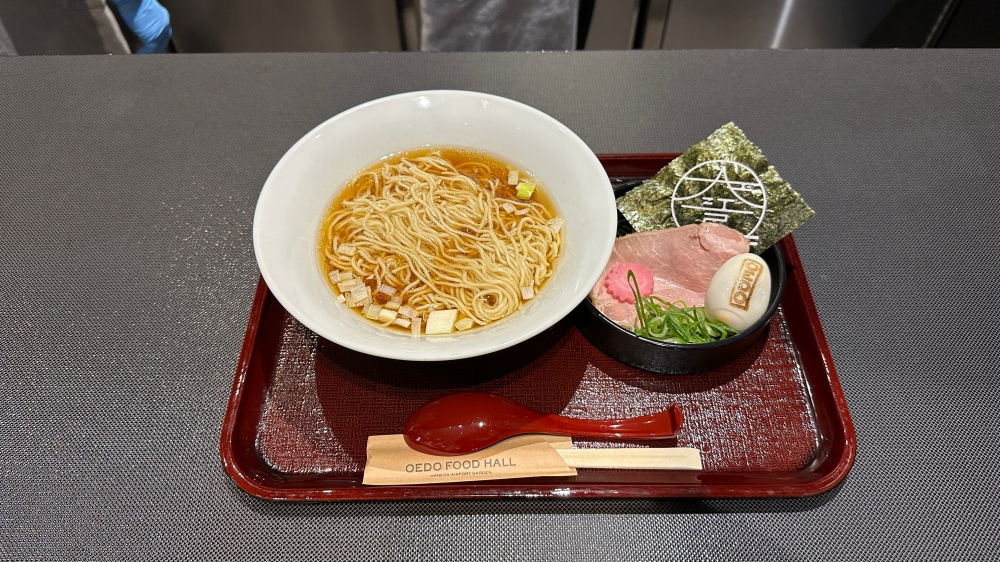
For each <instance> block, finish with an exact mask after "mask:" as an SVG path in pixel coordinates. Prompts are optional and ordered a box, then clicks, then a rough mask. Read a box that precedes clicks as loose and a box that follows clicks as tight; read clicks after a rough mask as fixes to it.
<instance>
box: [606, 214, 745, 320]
mask: <svg viewBox="0 0 1000 562" xmlns="http://www.w3.org/2000/svg"><path fill="white" fill-rule="evenodd" d="M749 250H750V244H749V242H747V239H746V238H745V237H744V236H743V234H741V233H740V232H738V231H736V230H733V229H731V228H729V227H728V226H723V225H721V224H715V223H703V224H689V225H685V226H682V227H679V228H670V229H667V230H654V231H650V232H637V233H635V234H629V235H627V236H622V237H621V238H619V239H617V240H616V241H615V248H614V250H613V251H612V252H611V259H610V260H609V261H608V265H607V266H606V267H605V268H604V272H603V273H602V274H601V278H600V279H598V280H597V285H595V286H594V289H593V290H592V291H591V293H590V300H591V302H593V303H594V306H595V307H596V308H597V310H600V311H601V312H602V313H603V314H604V315H605V316H607V317H608V318H610V319H611V320H612V321H614V322H617V323H619V324H622V325H625V326H628V327H631V326H632V325H633V324H634V323H635V304H634V303H627V302H619V301H618V300H617V299H615V298H614V297H612V296H611V295H610V294H608V291H607V289H606V288H605V287H604V278H605V276H606V275H607V274H608V271H609V270H610V269H611V268H612V267H615V266H616V265H618V264H621V263H638V264H642V265H645V266H646V267H648V268H649V270H650V271H651V272H652V274H653V294H654V295H656V296H658V297H660V298H662V299H663V300H665V301H667V302H677V301H683V302H684V304H686V305H687V306H702V305H703V304H705V292H706V291H707V290H708V284H709V282H710V281H711V280H712V276H713V275H715V272H716V270H718V269H719V267H721V266H722V264H723V263H725V262H726V260H728V259H729V258H731V257H733V256H735V255H737V254H744V253H746V252H748V251H749Z"/></svg>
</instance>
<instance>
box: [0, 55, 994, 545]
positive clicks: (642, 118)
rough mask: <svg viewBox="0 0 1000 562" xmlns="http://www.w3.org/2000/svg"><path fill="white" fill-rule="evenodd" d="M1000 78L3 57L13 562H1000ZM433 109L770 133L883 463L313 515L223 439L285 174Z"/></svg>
mask: <svg viewBox="0 0 1000 562" xmlns="http://www.w3.org/2000/svg"><path fill="white" fill-rule="evenodd" d="M998 87H1000V56H998V53H997V51H991V50H977V51H799V52H774V51H711V52H699V51H687V52H670V51H663V52H618V53H611V52H608V53H601V52H588V53H534V54H503V53H497V54H416V53H411V54H405V53H402V54H375V53H365V54H362V53H358V54H248V55H218V56H216V55H164V56H147V57H139V56H134V57H125V56H122V57H111V56H105V57H53V58H10V59H2V58H0V558H3V559H7V560H27V559H114V560H160V559H234V560H235V559H238V560H248V559H260V560H312V559H355V560H429V559H450V560H484V559H503V560H623V559H625V560H690V559H704V560H764V559H773V560H842V559H886V560H983V559H989V558H994V559H995V557H996V556H997V555H998V550H1000V549H998V546H997V539H996V538H995V537H996V536H997V535H998V534H1000V528H998V527H1000V525H998V515H1000V514H998V507H997V506H998V503H1000V502H998V500H1000V478H998V471H997V462H996V458H997V455H998V452H1000V446H998V445H997V438H998V437H1000V418H998V415H997V407H996V404H997V403H998V402H1000V395H998V394H1000V392H998V388H1000V385H998V371H1000V353H998V351H997V344H998V339H1000V338H998V335H997V334H998V333H1000V332H998V329H997V327H998V325H1000V308H998V307H997V305H996V302H997V298H996V295H997V293H998V289H1000V284H998V282H997V281H998V279H1000V243H998V241H997V240H998V239H997V238H996V236H997V235H998V230H1000V222H998V220H997V217H998V211H1000V198H998V189H1000V96H998V95H997V91H998ZM425 88H460V89H472V90H480V91H486V92H490V93H494V94H499V95H503V96H507V97H511V98H513V99H516V100H519V101H522V102H525V103H528V104H531V105H533V106H535V107H538V108H539V109H541V110H543V111H545V112H547V113H549V114H551V115H553V116H554V117H556V118H557V119H559V120H561V121H562V122H564V123H565V124H567V125H568V126H569V127H571V128H572V129H573V130H574V131H576V132H577V133H578V134H579V135H580V136H581V137H582V138H583V139H584V140H585V141H586V142H587V143H588V144H589V145H590V146H591V147H592V148H593V149H594V150H595V151H596V152H664V151H680V150H683V149H685V148H687V147H688V146H689V145H691V144H692V143H694V142H696V141H698V140H700V139H701V138H703V137H705V136H707V135H708V134H709V133H711V132H712V131H713V130H714V129H715V128H717V127H718V126H719V125H722V124H723V123H726V122H728V121H735V122H736V123H737V124H738V125H740V126H741V127H742V128H743V129H744V130H745V131H746V133H747V134H748V136H749V137H750V138H751V139H753V140H754V141H755V142H756V143H757V144H758V145H759V146H760V147H761V148H762V149H763V150H764V152H765V154H767V155H768V156H769V157H770V159H771V160H772V162H774V163H775V165H776V167H777V168H778V170H779V172H780V173H781V174H782V175H783V176H784V177H785V178H786V179H788V180H789V181H790V182H791V184H792V185H793V186H794V187H795V188H796V189H797V190H798V191H799V192H800V193H802V195H803V196H804V198H805V199H806V200H807V201H808V202H809V203H810V204H811V205H812V206H813V208H814V209H815V210H816V212H817V215H816V217H815V218H814V219H813V220H811V221H810V222H808V223H807V224H806V225H805V226H803V227H802V228H801V229H799V230H798V231H796V233H795V238H796V242H797V245H798V248H799V252H800V253H801V256H802V260H803V264H804V268H805V271H806V274H807V276H808V279H809V282H810V284H811V288H812V291H813V294H814V297H815V300H816V306H817V308H818V311H819V314H820V317H821V319H822V322H823V325H824V328H825V330H826V335H827V337H828V338H829V345H830V349H831V352H832V354H833V357H834V360H835V363H836V366H837V368H838V371H839V374H840V379H841V382H842V386H843V389H844V393H845V395H846V397H847V401H848V403H849V406H850V411H851V414H852V417H853V420H854V423H855V425H856V428H857V439H858V453H857V461H856V464H855V465H854V468H853V470H852V471H851V472H850V474H849V475H848V476H847V478H846V480H845V481H844V482H843V484H842V485H841V486H839V487H838V488H836V489H835V490H834V491H832V492H830V493H827V494H824V495H822V496H820V497H817V498H812V499H801V500H775V501H766V500H753V501H733V500H724V501H683V502H681V501H666V500H665V501H645V500H640V501H633V500H628V501H610V500H609V501H603V500H602V501H581V500H566V501H547V500H546V501H528V500H517V501H465V502H458V501H453V502H449V501H434V502H412V503H405V502H403V503H401V502H361V503H339V504H316V503H314V504H282V503H272V502H268V501H264V500H259V499H256V498H254V497H251V496H249V495H247V494H246V493H244V492H243V491H241V490H240V489H239V488H237V487H236V486H235V485H234V484H233V483H232V482H231V481H230V480H229V478H228V477H227V475H226V473H225V472H224V471H223V469H222V466H221V463H220V460H219V433H220V427H221V424H222V419H223V415H224V412H225V410H226V402H227V398H228V394H229V389H230V385H231V384H232V380H233V374H234V369H235V366H236V361H237V357H238V355H239V350H240V345H241V343H242V339H243V334H244V329H245V327H246V322H247V317H248V314H249V309H250V304H251V301H252V299H253V291H254V287H255V284H256V282H257V276H258V272H257V266H256V263H255V261H254V255H253V248H252V244H251V223H252V217H253V209H254V204H255V201H256V198H257V194H258V192H259V190H260V188H261V186H262V185H263V182H264V179H265V177H266V176H267V174H268V172H269V171H270V169H271V167H272V166H273V165H274V164H275V162H276V161H277V160H278V158H280V156H281V155H282V154H283V153H284V151H285V150H286V149H287V148H288V147H289V146H290V145H291V144H292V143H293V142H294V141H295V140H297V139H298V138H299V137H300V136H301V135H303V134H304V133H305V132H307V131H308V130H309V129H310V128H312V127H313V126H314V125H316V124H318V123H319V122H321V121H323V120H325V119H326V118H328V117H330V116H332V115H334V114H336V113H338V112H340V111H342V110H344V109H347V108H349V107H351V106H353V105H355V104H357V103H360V102H364V101H367V100H370V99H373V98H377V97H380V96H384V95H388V94H393V93H397V92H403V91H408V90H416V89H425Z"/></svg>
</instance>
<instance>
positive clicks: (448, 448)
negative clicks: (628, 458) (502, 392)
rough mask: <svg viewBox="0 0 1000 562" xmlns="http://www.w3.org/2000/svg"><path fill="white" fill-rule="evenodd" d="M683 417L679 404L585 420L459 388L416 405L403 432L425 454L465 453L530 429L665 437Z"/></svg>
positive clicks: (582, 434)
mask: <svg viewBox="0 0 1000 562" xmlns="http://www.w3.org/2000/svg"><path fill="white" fill-rule="evenodd" d="M683 419H684V416H683V415H682V414H681V408H680V406H677V405H676V404H675V405H673V406H670V408H668V409H667V410H665V411H663V412H659V413H657V414H652V415H649V416H639V417H635V418H628V419H621V420H586V419H579V418H568V417H565V416H557V415H555V414H545V413H542V412H538V411H536V410H533V409H531V408H529V407H527V406H524V405H522V404H518V403H517V402H512V401H510V400H507V399H506V398H502V397H500V396H497V395H495V394H489V393H486V392H459V393H457V394H449V395H448V396H443V397H441V398H438V399H437V400H433V401H431V402H428V403H427V404H424V405H423V406H421V407H419V408H417V410H416V411H414V412H413V413H412V414H410V417H409V418H407V420H406V425H405V426H404V428H403V437H404V439H405V440H406V443H407V444H408V445H409V446H410V447H411V448H413V449H414V450H416V451H420V452H422V453H429V454H432V455H465V454H468V453H474V452H476V451H478V450H480V449H485V448H486V447H489V446H490V445H493V444H494V443H498V442H500V441H502V440H504V439H507V438H508V437H514V436H515V435H524V434H528V433H544V434H548V435H564V436H568V437H604V438H620V439H666V438H669V437H673V436H674V434H676V433H677V429H678V428H679V427H680V426H681V422H682V421H683Z"/></svg>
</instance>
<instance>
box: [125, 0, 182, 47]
mask: <svg viewBox="0 0 1000 562" xmlns="http://www.w3.org/2000/svg"><path fill="white" fill-rule="evenodd" d="M111 2H113V3H114V5H115V8H117V9H118V15H119V16H121V18H122V21H124V22H125V25H126V26H128V28H129V29H130V30H132V33H134V34H135V36H136V37H138V38H139V40H140V41H142V47H139V49H138V50H137V51H136V53H141V54H147V53H162V52H164V51H166V50H167V44H168V43H169V42H170V34H171V29H170V14H169V13H168V12H167V9H166V8H164V7H163V6H161V5H160V3H159V2H157V1H156V0H111Z"/></svg>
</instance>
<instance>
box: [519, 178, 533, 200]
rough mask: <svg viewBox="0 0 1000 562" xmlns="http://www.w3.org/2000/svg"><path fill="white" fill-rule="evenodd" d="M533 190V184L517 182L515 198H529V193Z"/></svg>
mask: <svg viewBox="0 0 1000 562" xmlns="http://www.w3.org/2000/svg"><path fill="white" fill-rule="evenodd" d="M534 192H535V186H533V185H531V184H530V183H524V182H521V183H519V184H517V198H518V199H531V194H532V193H534Z"/></svg>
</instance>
